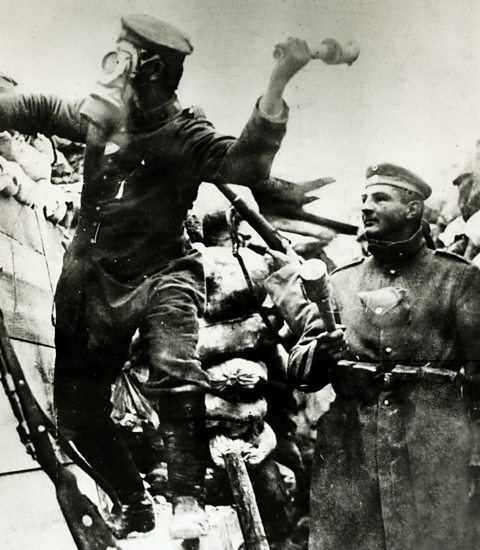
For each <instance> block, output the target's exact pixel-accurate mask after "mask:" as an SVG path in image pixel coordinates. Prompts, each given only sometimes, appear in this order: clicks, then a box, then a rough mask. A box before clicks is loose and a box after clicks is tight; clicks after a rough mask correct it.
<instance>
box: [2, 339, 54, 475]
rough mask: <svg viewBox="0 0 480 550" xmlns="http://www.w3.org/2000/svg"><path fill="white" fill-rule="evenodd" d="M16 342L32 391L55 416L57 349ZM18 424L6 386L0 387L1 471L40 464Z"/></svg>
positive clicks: (17, 351) (10, 470) (50, 413)
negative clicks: (33, 456)
mask: <svg viewBox="0 0 480 550" xmlns="http://www.w3.org/2000/svg"><path fill="white" fill-rule="evenodd" d="M12 345H13V347H14V349H15V352H16V354H17V356H18V359H19V361H20V364H21V365H22V368H23V372H24V374H25V378H26V380H27V381H28V383H29V385H30V387H31V389H32V392H33V393H34V395H35V397H36V398H37V400H38V402H39V404H40V406H41V407H42V408H43V409H44V410H45V412H47V413H48V414H49V416H50V417H51V418H53V406H52V402H53V386H52V383H53V364H54V360H55V350H54V349H52V348H50V347H46V346H38V345H35V344H29V343H27V342H21V341H15V340H12ZM17 425H18V423H17V420H16V418H15V417H14V415H13V412H12V410H11V408H10V404H9V402H8V399H7V397H6V395H5V393H4V392H3V388H0V474H5V473H7V472H17V471H22V470H30V469H31V468H35V467H38V464H37V463H36V462H35V461H34V460H33V459H32V458H31V457H30V455H28V454H27V452H26V450H25V447H24V446H23V444H22V443H21V442H20V438H19V436H18V433H17Z"/></svg>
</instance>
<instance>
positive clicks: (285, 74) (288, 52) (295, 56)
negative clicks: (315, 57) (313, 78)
mask: <svg viewBox="0 0 480 550" xmlns="http://www.w3.org/2000/svg"><path fill="white" fill-rule="evenodd" d="M273 56H274V57H275V59H276V60H277V64H276V66H275V68H274V76H275V77H277V78H281V79H284V80H285V82H288V81H289V80H290V79H291V78H292V76H293V75H294V74H296V73H297V72H298V71H299V70H300V69H302V68H303V67H305V65H306V64H307V63H308V62H309V61H310V59H311V52H310V49H309V47H308V44H307V43H306V42H305V40H300V39H299V38H289V39H288V40H286V41H285V42H281V43H280V44H277V45H276V46H275V50H274V52H273Z"/></svg>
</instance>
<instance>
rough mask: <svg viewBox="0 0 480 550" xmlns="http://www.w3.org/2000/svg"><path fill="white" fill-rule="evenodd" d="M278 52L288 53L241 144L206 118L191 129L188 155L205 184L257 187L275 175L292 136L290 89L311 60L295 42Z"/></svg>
mask: <svg viewBox="0 0 480 550" xmlns="http://www.w3.org/2000/svg"><path fill="white" fill-rule="evenodd" d="M277 47H278V48H281V51H282V52H283V53H282V55H281V57H280V59H277V61H276V63H275V65H274V67H273V69H272V72H271V74H270V76H269V80H268V84H267V88H266V90H265V93H264V94H263V96H262V97H261V98H260V100H259V101H258V102H257V104H256V106H255V109H254V112H253V114H252V116H251V117H250V120H249V121H248V123H247V124H246V126H245V128H244V129H243V131H242V133H241V135H240V137H239V138H238V139H235V138H233V137H231V136H224V135H221V134H218V133H216V132H215V130H214V129H213V127H212V125H211V124H210V123H209V122H208V121H207V120H205V119H204V118H203V119H202V118H201V117H197V118H196V120H191V121H190V122H189V123H188V124H187V125H186V126H185V128H184V129H185V130H186V133H185V134H184V135H185V136H186V141H185V151H184V153H185V155H188V156H189V159H191V160H192V161H193V162H192V166H193V169H194V170H195V172H196V173H197V175H198V176H199V178H200V179H202V180H203V181H210V182H213V183H215V182H220V183H238V184H242V185H248V186H253V185H254V184H255V182H257V181H260V180H263V179H266V178H268V176H269V175H270V169H271V165H272V162H273V159H274V157H275V155H276V153H277V151H278V149H279V147H280V144H281V142H282V139H283V137H284V135H285V132H286V123H287V118H288V107H287V105H286V104H285V102H284V100H283V93H284V90H285V87H286V85H287V84H288V82H289V81H290V80H291V78H292V77H293V76H294V75H295V74H296V73H297V72H298V71H300V69H302V67H304V66H305V65H306V64H307V63H308V61H309V60H310V58H311V57H310V52H309V50H308V46H307V45H306V43H305V42H304V41H302V40H298V39H293V38H290V39H289V40H287V41H286V42H284V43H282V44H279V45H278V46H277Z"/></svg>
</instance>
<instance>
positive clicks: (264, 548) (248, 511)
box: [223, 451, 270, 550]
mask: <svg viewBox="0 0 480 550" xmlns="http://www.w3.org/2000/svg"><path fill="white" fill-rule="evenodd" d="M223 457H224V460H225V466H226V469H227V474H228V479H229V480H230V487H231V488H232V493H233V498H234V500H235V506H236V509H237V515H238V521H239V523H240V529H241V530H242V534H243V539H244V541H245V550H269V548H270V546H269V544H268V542H267V537H266V536H265V529H264V527H263V523H262V519H261V518H260V512H259V511H258V506H257V501H256V500H255V494H254V492H253V487H252V483H251V481H250V477H249V476H248V472H247V468H246V466H245V462H244V461H243V458H242V456H241V455H240V453H239V452H238V451H229V452H228V453H226V454H225V455H224V456H223Z"/></svg>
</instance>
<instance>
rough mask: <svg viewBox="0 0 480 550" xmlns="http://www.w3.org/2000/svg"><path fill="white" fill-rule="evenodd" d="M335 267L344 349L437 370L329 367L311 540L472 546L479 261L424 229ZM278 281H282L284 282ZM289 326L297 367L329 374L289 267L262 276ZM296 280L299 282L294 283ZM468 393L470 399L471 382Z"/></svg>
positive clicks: (392, 546) (393, 547) (314, 317)
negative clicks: (435, 240)
mask: <svg viewBox="0 0 480 550" xmlns="http://www.w3.org/2000/svg"><path fill="white" fill-rule="evenodd" d="M370 250H371V252H372V256H370V257H368V258H364V259H361V260H359V261H357V262H354V263H352V264H350V265H347V266H345V267H343V268H339V269H338V270H337V271H335V272H334V273H333V274H332V276H331V284H332V289H333V296H334V300H335V303H336V307H337V310H338V313H339V316H340V318H341V322H342V323H343V324H344V325H345V326H346V338H347V342H348V354H347V355H346V357H345V358H346V359H351V360H354V361H365V362H373V363H374V364H377V365H380V366H381V368H382V369H384V370H388V369H389V368H391V367H393V366H395V365H396V364H403V365H413V366H420V365H430V366H432V367H436V368H439V369H441V371H442V372H445V373H447V372H448V373H451V376H449V377H440V379H439V380H433V379H429V378H425V379H414V378H410V379H408V378H407V379H402V380H400V379H395V377H389V376H388V375H387V376H379V375H377V376H375V375H374V374H369V373H368V372H365V371H363V374H353V372H352V370H351V369H350V370H349V369H348V368H346V369H339V368H332V369H331V370H330V373H329V375H328V377H327V380H330V381H331V382H332V384H333V387H334V389H335V391H336V393H337V397H336V400H335V402H334V403H333V404H332V407H331V409H330V411H329V412H327V413H326V414H325V415H324V416H323V417H321V418H320V421H319V424H318V434H317V449H316V454H315V460H314V466H313V472H312V485H311V535H310V546H309V548H311V549H332V550H333V549H335V550H344V549H345V550H346V549H351V550H354V549H355V550H361V549H364V550H377V549H378V550H397V549H398V550H400V549H407V548H409V549H410V548H412V549H415V550H417V549H418V550H427V549H428V550H434V549H440V548H455V549H459V550H460V549H462V550H463V549H466V548H475V547H476V546H475V544H474V541H473V539H474V536H475V534H474V530H473V527H474V526H475V524H476V523H477V522H478V519H476V517H475V511H474V510H473V509H472V506H471V503H470V501H469V498H468V491H469V481H470V480H469V469H468V465H469V461H473V462H472V464H476V465H478V456H472V455H471V451H472V449H471V440H470V438H471V433H472V432H471V430H470V429H469V428H470V426H469V419H468V414H467V413H468V411H467V407H466V404H465V402H464V400H463V398H462V391H463V389H464V385H462V382H461V377H460V376H456V373H458V372H459V371H460V370H461V369H464V370H465V374H466V376H465V378H466V380H467V383H468V381H470V382H471V384H470V385H469V388H471V387H474V388H475V386H476V385H477V383H478V372H479V368H480V364H479V362H478V361H479V359H480V340H479V338H478V333H479V330H480V271H478V270H477V268H476V267H474V266H472V265H470V264H469V263H468V262H466V261H465V260H463V259H462V258H460V257H456V256H454V255H450V254H447V253H442V252H440V251H438V252H437V251H436V252H434V251H432V250H429V249H427V248H426V247H425V243H424V241H423V237H422V236H421V234H420V232H419V233H417V234H416V235H415V236H414V237H413V238H412V239H410V240H408V241H406V242H403V243H396V244H392V245H390V246H381V245H372V246H371V247H370ZM285 282H286V284H287V286H285ZM267 285H268V286H269V289H270V291H271V293H273V297H274V300H275V301H276V303H277V305H278V306H279V307H280V309H281V311H282V312H283V314H284V316H285V318H286V319H287V321H288V322H289V324H290V326H291V328H292V329H293V331H294V332H296V333H297V334H301V337H300V340H299V342H298V344H297V345H296V346H295V347H294V348H293V349H292V351H291V354H290V369H292V371H293V372H297V373H298V372H299V371H302V370H303V372H304V373H309V377H310V380H311V382H312V383H314V380H315V377H317V378H321V379H323V380H324V381H325V372H326V371H327V370H328V369H329V367H331V365H328V362H327V361H325V360H324V359H323V358H322V357H321V356H319V354H318V353H317V351H316V349H315V338H316V336H318V335H319V334H320V333H321V332H323V324H322V322H321V321H320V319H319V316H318V309H317V308H316V306H314V305H313V304H312V303H311V302H310V303H308V302H307V301H306V299H305V297H304V296H302V294H301V291H300V293H299V281H298V277H297V276H296V275H295V274H294V273H292V270H291V268H290V267H288V266H287V267H285V268H283V269H282V270H280V271H279V272H277V274H274V275H273V276H272V278H271V279H270V280H269V281H267ZM295 289H296V290H295ZM471 393H473V398H474V400H475V399H478V391H477V390H475V389H474V391H473V392H471Z"/></svg>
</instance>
